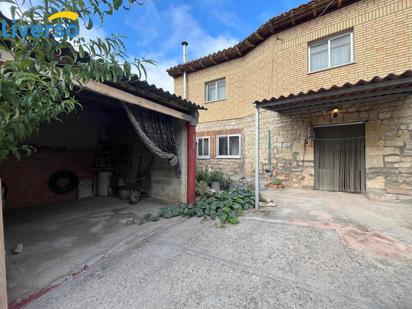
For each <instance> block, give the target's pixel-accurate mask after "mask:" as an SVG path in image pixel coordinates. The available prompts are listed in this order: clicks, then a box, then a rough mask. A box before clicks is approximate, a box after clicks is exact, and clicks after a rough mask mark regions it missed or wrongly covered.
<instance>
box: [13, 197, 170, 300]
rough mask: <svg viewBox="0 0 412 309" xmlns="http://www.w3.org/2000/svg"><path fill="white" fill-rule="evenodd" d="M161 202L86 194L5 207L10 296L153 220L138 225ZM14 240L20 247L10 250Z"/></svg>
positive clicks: (96, 255)
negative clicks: (133, 202) (42, 203)
mask: <svg viewBox="0 0 412 309" xmlns="http://www.w3.org/2000/svg"><path fill="white" fill-rule="evenodd" d="M164 206H165V205H163V204H160V203H157V202H154V201H151V200H148V199H143V200H142V201H140V202H139V203H138V204H136V205H131V204H129V203H128V202H127V201H123V200H120V199H118V198H87V199H83V200H77V201H73V202H68V203H63V204H59V205H52V206H44V207H41V206H40V207H29V208H20V209H15V210H10V211H7V212H6V213H5V238H6V244H5V247H6V248H5V249H6V264H7V288H8V297H9V300H10V301H16V300H19V299H22V298H25V297H27V296H28V295H29V294H31V293H33V292H36V291H39V290H40V289H42V288H45V287H48V286H50V285H51V284H52V283H53V282H55V281H56V280H58V279H59V278H62V277H64V276H66V275H68V274H71V273H76V272H79V271H81V270H82V269H83V268H84V266H85V265H86V264H87V265H89V264H93V263H95V262H96V261H97V260H99V259H100V258H101V257H102V254H103V253H104V252H106V250H108V249H110V248H113V247H114V246H116V245H117V244H118V243H119V242H120V241H121V240H124V239H126V238H127V237H129V236H131V235H135V234H136V233H139V232H140V231H141V232H145V231H147V229H150V228H152V226H153V225H155V224H154V223H149V224H145V225H144V227H143V226H140V225H139V221H140V220H141V218H142V217H143V216H144V214H146V213H147V212H149V211H154V210H157V209H159V208H160V207H164ZM18 243H22V244H23V248H24V249H23V252H22V253H20V254H18V255H12V254H11V251H12V249H13V248H14V246H15V245H16V244H18Z"/></svg>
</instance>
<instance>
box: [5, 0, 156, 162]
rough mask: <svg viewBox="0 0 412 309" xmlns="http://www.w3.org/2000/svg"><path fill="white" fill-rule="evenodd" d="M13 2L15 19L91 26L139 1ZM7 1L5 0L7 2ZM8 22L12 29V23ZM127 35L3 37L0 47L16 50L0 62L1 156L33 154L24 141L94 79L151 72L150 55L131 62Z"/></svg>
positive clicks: (65, 109) (74, 103)
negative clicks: (66, 15)
mask: <svg viewBox="0 0 412 309" xmlns="http://www.w3.org/2000/svg"><path fill="white" fill-rule="evenodd" d="M5 1H6V2H9V3H10V4H11V9H10V14H11V15H12V20H14V21H15V24H16V23H18V24H26V25H30V24H34V23H36V24H43V25H46V24H48V25H50V26H52V25H53V24H61V25H62V26H63V27H68V26H69V25H76V26H77V27H79V29H80V34H81V29H82V28H86V29H88V30H92V29H93V28H94V27H96V25H95V21H96V20H97V22H98V25H101V24H103V23H104V20H105V17H106V16H107V15H112V14H113V13H115V12H116V11H119V10H128V9H129V8H130V7H131V6H132V5H134V4H142V3H139V2H136V0H87V1H84V0H44V1H42V2H41V5H36V4H35V3H32V2H31V1H25V0H21V1H19V2H17V1H16V0H5ZM5 1H4V0H3V1H2V2H5ZM60 11H72V12H76V13H78V14H79V18H78V19H77V20H76V21H72V20H70V19H65V18H58V19H55V20H53V21H49V20H48V17H49V16H50V15H52V14H54V13H56V12H60ZM7 22H8V31H9V32H11V27H12V22H11V20H7ZM124 39H125V38H124V37H123V36H121V35H114V34H112V35H111V36H110V37H108V38H97V39H91V40H88V41H87V40H86V39H85V38H84V37H82V36H81V35H79V36H77V37H74V38H71V37H68V36H67V34H66V33H65V34H64V36H63V37H60V38H58V37H57V35H53V32H51V35H50V36H48V37H46V36H42V37H40V38H35V36H33V35H31V34H30V33H28V35H27V36H24V37H23V36H20V37H18V38H10V39H7V40H5V39H4V38H1V41H0V46H2V47H3V48H5V49H7V50H8V51H9V52H10V54H11V56H12V57H11V58H12V59H11V60H6V61H4V62H3V63H2V64H0V161H2V160H4V159H6V158H7V157H9V156H10V155H14V156H15V157H16V158H17V159H19V158H20V154H21V153H22V152H23V153H26V154H30V152H31V150H32V149H31V147H30V146H27V145H22V142H24V141H25V140H26V139H27V138H29V137H30V136H32V135H33V134H34V133H36V132H37V131H38V130H39V126H40V124H42V123H43V122H45V121H51V120H56V119H58V117H59V115H60V114H61V113H70V112H72V111H73V110H74V109H75V108H76V106H78V105H79V102H78V101H77V100H76V98H75V97H74V93H75V91H76V89H79V88H81V86H82V85H84V84H85V83H87V82H88V81H90V80H94V81H99V82H103V81H113V82H116V81H119V80H122V79H126V78H130V77H131V76H132V69H133V71H134V73H135V74H134V75H137V76H138V77H139V78H140V77H145V76H146V71H145V65H146V64H148V63H149V64H153V62H152V61H150V60H146V59H135V60H134V61H131V62H128V61H127V60H128V56H127V54H126V49H125V45H124Z"/></svg>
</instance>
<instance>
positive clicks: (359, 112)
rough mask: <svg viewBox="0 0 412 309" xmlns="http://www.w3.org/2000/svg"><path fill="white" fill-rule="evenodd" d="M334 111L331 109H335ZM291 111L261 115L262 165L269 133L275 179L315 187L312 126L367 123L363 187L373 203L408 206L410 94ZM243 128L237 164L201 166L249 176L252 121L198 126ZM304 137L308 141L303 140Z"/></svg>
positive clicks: (411, 197) (411, 191) (411, 185)
mask: <svg viewBox="0 0 412 309" xmlns="http://www.w3.org/2000/svg"><path fill="white" fill-rule="evenodd" d="M334 107H335V106H334ZM336 107H337V108H339V110H340V112H339V114H338V117H336V118H334V117H332V115H331V113H330V110H331V109H332V107H331V108H329V109H327V108H318V109H309V110H303V111H297V112H289V113H276V112H271V111H261V116H260V119H261V121H260V151H261V152H260V159H261V161H260V165H261V166H260V167H259V169H260V170H262V166H263V164H265V163H268V162H267V136H268V133H267V130H270V134H271V158H272V162H271V163H272V168H273V170H274V173H275V175H276V177H278V178H281V179H282V180H283V181H284V182H285V183H286V184H287V185H288V186H290V187H298V188H302V187H303V188H313V187H314V148H313V140H312V139H311V138H310V137H311V136H313V133H312V126H316V125H325V124H334V123H336V124H340V123H351V122H358V121H362V122H365V139H366V141H365V147H366V150H365V151H366V159H365V160H366V177H367V179H366V182H367V183H366V188H367V194H368V195H369V196H370V197H371V198H374V199H381V200H401V201H404V202H410V203H412V96H410V97H407V98H396V99H375V100H373V101H368V102H363V103H352V104H346V105H341V106H336ZM229 127H233V128H235V127H237V128H243V134H242V142H243V146H242V158H241V159H239V160H237V161H236V162H231V161H232V160H230V161H228V162H225V161H224V160H222V159H219V160H213V159H212V160H201V161H200V160H199V162H201V165H202V166H208V167H211V168H219V169H222V170H223V171H225V172H228V173H229V174H231V175H239V174H243V175H244V176H253V173H254V169H255V166H254V153H255V152H254V147H255V144H254V143H255V130H254V117H253V116H248V117H245V118H243V119H241V120H231V121H220V122H214V123H207V124H201V125H199V129H198V131H199V132H201V131H202V130H206V128H215V129H224V128H229ZM306 139H307V143H306V142H305V140H306Z"/></svg>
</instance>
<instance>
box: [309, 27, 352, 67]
mask: <svg viewBox="0 0 412 309" xmlns="http://www.w3.org/2000/svg"><path fill="white" fill-rule="evenodd" d="M353 61H354V60H353V32H347V33H344V34H340V35H337V36H333V37H330V38H328V39H327V40H324V41H321V42H316V43H314V44H311V45H309V73H311V72H316V71H321V70H324V69H329V68H334V67H338V66H341V65H345V64H348V63H352V62H353Z"/></svg>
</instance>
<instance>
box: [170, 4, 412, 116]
mask: <svg viewBox="0 0 412 309" xmlns="http://www.w3.org/2000/svg"><path fill="white" fill-rule="evenodd" d="M411 20H412V1H411V0H401V1H399V0H364V1H360V2H357V3H354V4H352V5H349V6H347V7H344V8H342V9H340V10H337V11H334V12H332V13H329V14H324V15H323V16H321V17H318V18H316V19H314V20H311V21H308V22H306V23H303V24H300V25H298V26H296V27H293V28H291V29H288V30H286V31H283V32H281V33H278V34H275V35H273V36H272V37H270V38H269V39H267V40H266V41H265V42H263V43H262V44H261V45H259V46H258V47H256V48H255V49H253V50H252V51H251V52H249V53H248V54H247V55H245V56H243V57H241V58H238V59H235V60H231V61H227V62H224V63H222V64H219V65H215V66H212V67H210V68H207V69H204V70H201V71H197V72H194V73H190V74H188V99H190V100H191V101H193V102H196V103H198V104H202V103H203V104H204V106H206V107H207V109H208V110H207V111H200V122H201V123H205V122H209V121H217V120H229V119H240V118H243V117H245V116H248V115H251V114H253V112H254V111H253V104H252V103H253V102H254V101H256V100H262V99H267V98H271V97H278V96H280V95H288V94H290V93H295V94H296V93H299V92H301V91H308V90H311V89H319V88H322V87H323V88H329V87H331V86H333V85H343V84H345V83H346V82H352V83H354V82H356V81H358V80H360V79H365V80H369V79H371V78H373V77H374V76H377V75H379V76H384V75H387V74H389V73H402V72H404V71H405V70H407V69H410V68H412V56H411V55H412V44H410V42H412V22H411ZM350 29H352V30H353V36H354V61H355V62H354V63H353V64H350V65H346V66H342V67H339V68H334V69H329V70H324V71H321V72H317V73H312V74H308V44H309V43H310V42H312V41H315V40H318V39H321V38H324V37H326V36H329V35H332V34H335V33H338V32H341V31H344V30H350ZM192 48H196V46H192ZM189 55H190V50H189ZM223 77H225V78H226V100H222V101H217V102H213V103H204V102H205V98H204V93H205V92H204V91H205V90H204V87H205V82H207V81H211V80H215V79H219V78H223ZM182 87H183V79H182V77H180V78H177V79H175V87H174V88H175V92H176V94H178V95H181V94H182V93H183V91H182Z"/></svg>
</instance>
